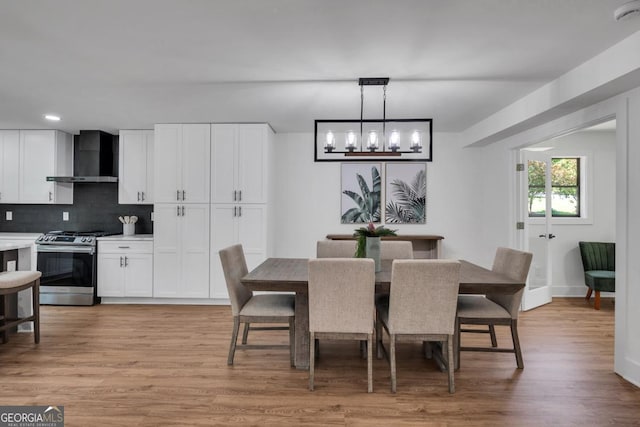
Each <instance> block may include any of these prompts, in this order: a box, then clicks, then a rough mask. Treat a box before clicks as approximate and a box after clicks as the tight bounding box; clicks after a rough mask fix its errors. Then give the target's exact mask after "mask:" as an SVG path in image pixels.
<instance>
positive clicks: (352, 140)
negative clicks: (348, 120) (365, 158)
mask: <svg viewBox="0 0 640 427" xmlns="http://www.w3.org/2000/svg"><path fill="white" fill-rule="evenodd" d="M345 145H346V147H347V150H349V151H353V150H354V149H355V148H356V134H355V132H353V131H351V130H350V131H349V132H347V139H346V142H345Z"/></svg>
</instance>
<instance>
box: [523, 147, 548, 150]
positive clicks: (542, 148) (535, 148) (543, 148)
mask: <svg viewBox="0 0 640 427" xmlns="http://www.w3.org/2000/svg"><path fill="white" fill-rule="evenodd" d="M523 150H524V151H548V150H553V147H527V148H523Z"/></svg>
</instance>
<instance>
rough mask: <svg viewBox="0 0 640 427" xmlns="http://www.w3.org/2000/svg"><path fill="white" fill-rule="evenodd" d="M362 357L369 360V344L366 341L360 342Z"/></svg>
mask: <svg viewBox="0 0 640 427" xmlns="http://www.w3.org/2000/svg"><path fill="white" fill-rule="evenodd" d="M360 357H361V358H363V359H366V358H367V342H366V341H365V340H360Z"/></svg>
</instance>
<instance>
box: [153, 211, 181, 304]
mask: <svg viewBox="0 0 640 427" xmlns="http://www.w3.org/2000/svg"><path fill="white" fill-rule="evenodd" d="M179 209H180V205H177V204H156V205H154V207H153V260H154V263H153V296H154V297H156V298H158V297H166V298H177V297H178V296H179V284H180V275H181V268H182V265H181V259H180V257H181V253H180V251H181V240H182V236H181V235H180V225H181V222H182V221H181V216H180V213H181V212H180V210H179Z"/></svg>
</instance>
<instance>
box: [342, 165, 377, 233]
mask: <svg viewBox="0 0 640 427" xmlns="http://www.w3.org/2000/svg"><path fill="white" fill-rule="evenodd" d="M381 170H382V168H381V164H380V163H342V171H341V187H342V188H341V195H342V202H341V211H342V215H341V223H342V224H356V223H369V222H374V223H377V222H380V221H381V219H382V205H381V203H382V178H381V176H380V171H381Z"/></svg>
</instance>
